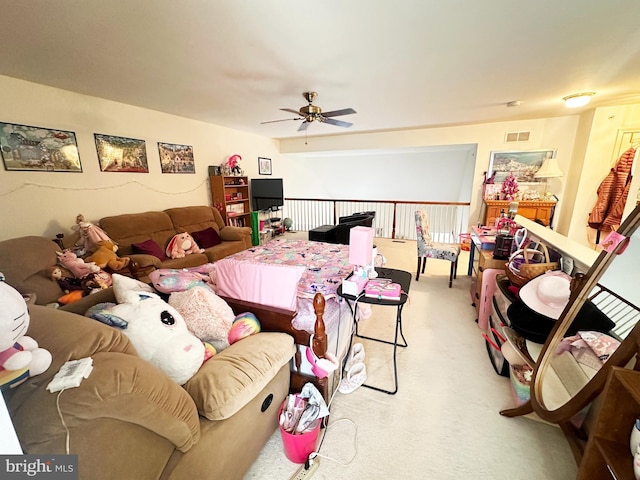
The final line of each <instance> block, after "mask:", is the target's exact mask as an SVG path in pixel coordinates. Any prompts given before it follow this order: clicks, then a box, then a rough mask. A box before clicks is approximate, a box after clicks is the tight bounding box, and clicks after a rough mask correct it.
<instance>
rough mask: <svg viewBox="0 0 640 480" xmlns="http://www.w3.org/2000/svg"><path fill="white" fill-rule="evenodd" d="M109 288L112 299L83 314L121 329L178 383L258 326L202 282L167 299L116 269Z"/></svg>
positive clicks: (258, 329) (252, 316) (251, 332)
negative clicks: (235, 312) (232, 308)
mask: <svg viewBox="0 0 640 480" xmlns="http://www.w3.org/2000/svg"><path fill="white" fill-rule="evenodd" d="M166 275H167V274H166V273H165V276H164V278H167V277H166ZM113 289H114V294H115V296H116V301H117V302H118V303H117V304H114V303H101V304H98V305H96V306H94V307H92V308H90V309H89V310H88V311H87V312H86V314H85V315H86V316H88V317H91V318H93V319H95V320H98V321H100V322H103V323H105V324H107V325H110V326H112V327H116V328H121V329H122V330H123V332H124V333H125V334H126V335H127V336H128V337H129V339H130V340H131V343H132V344H133V346H134V347H135V348H136V350H137V351H138V354H139V355H140V356H141V357H142V358H144V359H145V360H148V361H150V362H151V363H153V364H154V365H156V366H157V367H158V368H160V369H161V370H162V371H163V372H164V373H165V374H166V375H167V376H168V377H169V378H171V379H172V380H174V381H175V382H176V383H178V384H180V385H182V384H184V383H185V382H187V381H188V380H189V379H190V378H191V377H192V376H193V375H194V374H195V373H196V372H197V371H198V369H199V368H200V365H201V364H202V363H203V362H204V361H206V360H207V359H209V358H210V357H211V356H213V355H215V354H216V353H217V352H220V351H221V350H223V349H224V348H227V347H228V346H229V345H230V344H232V343H235V342H237V341H239V340H241V339H243V338H245V337H247V336H249V335H253V334H255V333H258V332H259V331H260V322H259V321H258V319H257V318H256V317H255V316H254V315H253V314H250V313H243V314H241V315H238V316H234V313H233V310H231V307H229V305H228V304H227V303H226V302H225V301H224V300H223V299H222V298H220V297H218V296H217V295H216V294H215V293H214V292H213V290H212V289H211V288H210V287H209V286H207V284H205V283H204V282H201V283H199V284H196V285H192V286H191V288H188V289H186V290H184V291H174V292H173V293H171V295H170V296H169V301H168V303H167V302H165V301H164V300H163V299H162V298H161V297H160V296H159V295H158V294H157V293H156V292H155V290H154V289H153V287H151V286H150V285H147V284H144V283H142V282H139V281H138V280H134V279H132V278H129V277H125V276H122V275H119V274H117V273H115V274H113Z"/></svg>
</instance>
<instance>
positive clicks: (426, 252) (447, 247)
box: [416, 210, 460, 288]
mask: <svg viewBox="0 0 640 480" xmlns="http://www.w3.org/2000/svg"><path fill="white" fill-rule="evenodd" d="M416 234H417V240H418V242H417V243H418V271H417V272H416V281H418V279H419V278H420V273H424V269H425V267H426V265H427V258H435V259H437V260H447V261H449V262H451V269H450V271H449V288H451V286H452V285H453V279H454V278H456V277H457V270H458V256H459V255H460V244H458V243H438V242H434V241H433V240H432V238H431V233H430V232H429V222H428V221H427V217H426V215H425V213H424V210H417V211H416Z"/></svg>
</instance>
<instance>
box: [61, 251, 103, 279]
mask: <svg viewBox="0 0 640 480" xmlns="http://www.w3.org/2000/svg"><path fill="white" fill-rule="evenodd" d="M56 255H58V263H59V264H60V265H62V266H63V267H64V268H66V269H67V270H69V271H70V272H71V274H72V275H73V276H74V277H76V278H84V277H86V276H87V275H89V274H90V273H96V272H98V271H100V267H99V266H97V265H96V264H95V263H85V261H84V260H83V259H81V258H79V257H78V256H77V255H76V254H75V253H74V252H73V251H72V250H70V249H68V248H67V249H65V250H63V251H62V252H56Z"/></svg>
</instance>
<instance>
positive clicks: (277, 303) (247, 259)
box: [215, 238, 353, 391]
mask: <svg viewBox="0 0 640 480" xmlns="http://www.w3.org/2000/svg"><path fill="white" fill-rule="evenodd" d="M215 267H216V286H217V292H218V295H220V296H223V297H225V298H226V299H235V300H239V301H245V302H250V303H251V304H258V305H263V306H267V307H270V308H276V309H281V310H283V311H290V312H295V313H292V316H291V325H281V327H280V328H279V329H280V330H281V331H286V332H288V333H296V332H303V333H304V334H303V335H295V336H294V338H296V343H297V344H298V348H299V352H300V355H296V358H297V360H296V365H294V366H292V371H293V372H298V373H301V374H303V375H311V373H310V365H308V363H307V361H306V356H305V353H306V352H305V348H307V347H308V346H310V345H311V343H312V342H313V339H314V338H316V339H317V338H321V337H322V336H324V335H325V333H326V338H327V342H326V343H327V347H326V351H325V352H319V351H317V349H316V348H314V352H315V353H316V355H317V356H319V357H323V356H324V354H325V353H326V352H328V353H330V354H332V355H334V356H336V357H337V358H342V357H343V355H344V354H345V352H346V350H347V349H348V347H349V342H350V339H351V330H352V323H353V322H352V315H351V309H350V308H349V305H348V304H347V302H346V301H345V300H343V299H342V298H340V297H338V295H337V290H338V287H339V286H340V285H341V284H342V280H343V279H344V278H346V277H347V276H348V275H349V274H350V273H351V272H352V271H353V265H351V264H349V246H348V245H336V244H329V243H323V242H312V241H307V240H290V239H285V238H277V239H274V240H271V241H270V242H267V243H266V244H264V245H260V246H255V247H252V248H250V249H248V250H244V251H242V252H239V253H235V254H233V255H230V256H228V257H226V258H224V259H222V260H219V261H217V262H215ZM318 293H319V294H321V297H323V298H324V302H323V307H322V308H323V312H322V313H321V314H320V315H318V312H317V308H318V307H317V305H315V306H314V298H318V297H316V294H318ZM292 380H293V377H292ZM330 383H333V381H332V382H330ZM334 387H335V385H334ZM331 390H333V388H332V387H331V385H330V386H329V391H331Z"/></svg>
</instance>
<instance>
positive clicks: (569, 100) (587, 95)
mask: <svg viewBox="0 0 640 480" xmlns="http://www.w3.org/2000/svg"><path fill="white" fill-rule="evenodd" d="M595 94H596V92H582V93H574V94H573V95H567V96H566V97H562V100H564V103H565V105H566V106H567V107H569V108H578V107H584V106H585V105H586V104H587V103H589V102H590V101H591V97H593V96H594V95H595Z"/></svg>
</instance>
